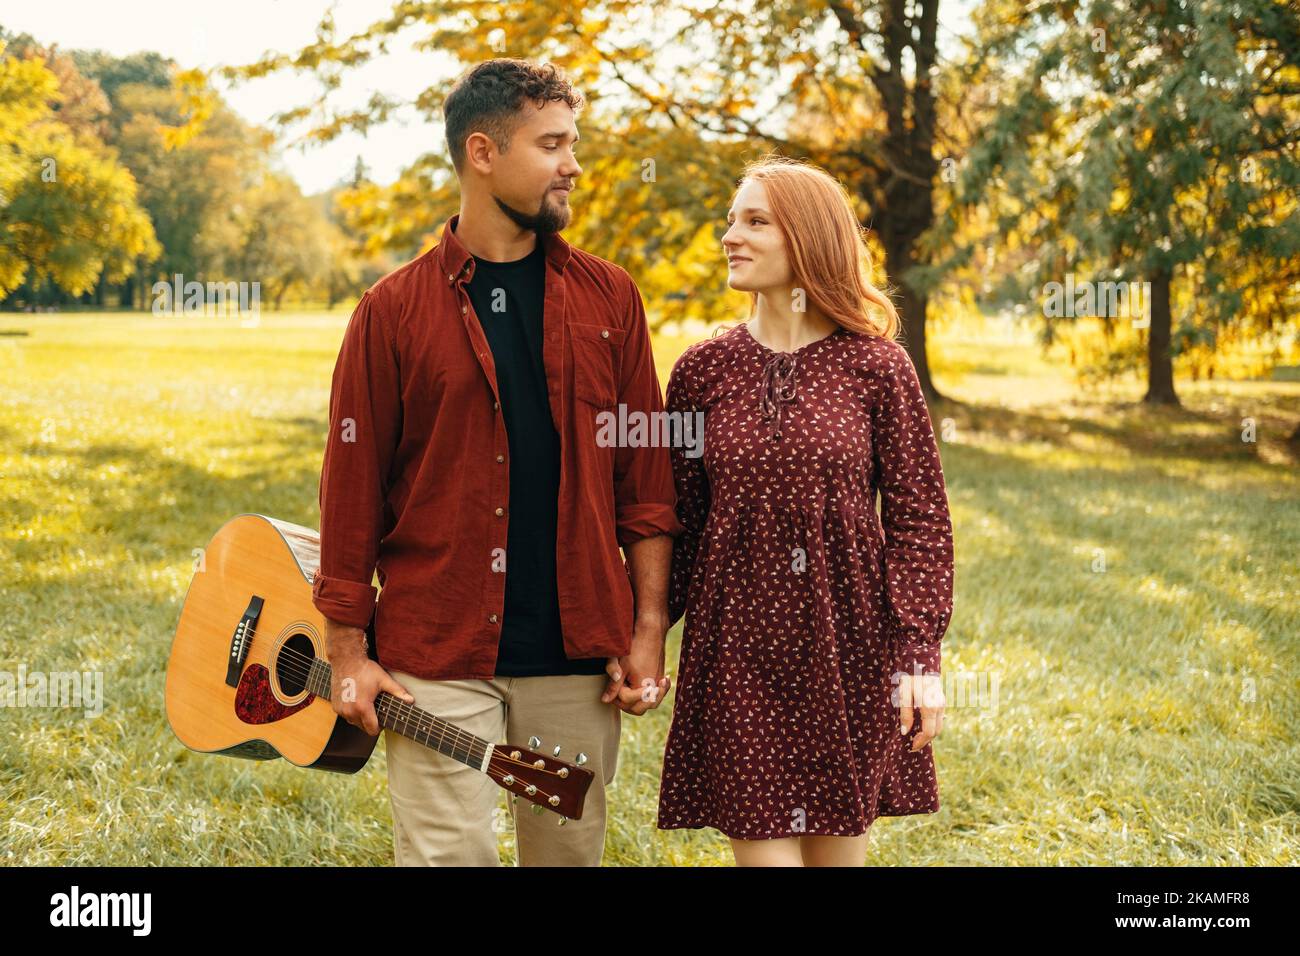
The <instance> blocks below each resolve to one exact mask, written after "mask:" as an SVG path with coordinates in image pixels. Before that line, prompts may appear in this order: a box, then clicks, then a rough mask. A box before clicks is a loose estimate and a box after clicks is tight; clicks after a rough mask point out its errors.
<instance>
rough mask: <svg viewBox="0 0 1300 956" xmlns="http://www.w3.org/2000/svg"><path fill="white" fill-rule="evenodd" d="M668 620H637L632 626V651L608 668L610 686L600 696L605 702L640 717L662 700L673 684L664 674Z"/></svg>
mask: <svg viewBox="0 0 1300 956" xmlns="http://www.w3.org/2000/svg"><path fill="white" fill-rule="evenodd" d="M667 632H668V626H667V622H666V621H652V620H642V619H641V618H638V619H637V622H636V625H635V626H634V627H633V629H632V650H631V651H630V652H629V653H628V655H627V656H626V657H611V658H610V659H609V663H608V664H607V665H606V667H605V673H607V674H608V675H609V685H608V686H607V687H606V688H605V692H604V693H603V694H601V695H600V699H601V702H602V703H606V704H610V703H616V704H617V705H618V708H619V710H621V711H623V712H624V713H625V714H631V715H632V716H634V717H640V716H641V715H642V714H644V713H645V712H646V711H648V710H653V709H654V708H656V707H658V706H659V705H660V704H661V703H663V701H664V698H665V697H667V696H668V690H669V688H670V687H672V680H671V679H670V678H668V677H665V676H664V635H665V634H666V633H667Z"/></svg>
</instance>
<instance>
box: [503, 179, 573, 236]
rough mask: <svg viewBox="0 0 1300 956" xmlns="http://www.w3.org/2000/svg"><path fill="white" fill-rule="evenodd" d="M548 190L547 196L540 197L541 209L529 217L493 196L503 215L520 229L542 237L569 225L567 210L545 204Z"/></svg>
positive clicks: (527, 214)
mask: <svg viewBox="0 0 1300 956" xmlns="http://www.w3.org/2000/svg"><path fill="white" fill-rule="evenodd" d="M549 194H550V190H549V189H548V190H547V196H544V197H542V206H541V209H539V210H538V211H537V214H536V215H531V214H529V213H526V212H522V211H521V210H518V209H515V208H514V207H513V206H511V205H509V204H507V203H506V202H504V201H503V200H502V199H501V198H500V197H499V196H493V197H492V198H493V199H494V200H495V201H496V204H497V206H498V208H500V210H501V211H502V212H503V213H505V214H506V215H507V216H509V217H510V219H511V220H512V221H513V222H514V224H515V225H517V226H519V228H521V229H531V230H533V231H534V232H536V233H537V234H538V235H539V236H544V235H546V234H547V233H550V232H559V231H560V230H561V229H563V228H564V227H565V226H567V225H568V224H569V215H568V212H569V211H568V210H567V209H561V208H557V207H555V206H552V205H551V204H550V203H549V202H547V198H548V196H549Z"/></svg>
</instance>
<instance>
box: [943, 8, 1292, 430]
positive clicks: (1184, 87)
mask: <svg viewBox="0 0 1300 956" xmlns="http://www.w3.org/2000/svg"><path fill="white" fill-rule="evenodd" d="M979 19H980V22H981V24H982V26H981V36H980V42H979V43H978V44H977V47H978V49H979V51H980V56H979V58H978V59H977V60H976V63H975V67H976V72H975V75H974V78H975V79H976V80H978V79H980V78H981V77H986V76H988V75H990V74H993V75H1010V76H1013V77H1014V78H1013V79H1012V81H1011V82H1009V83H1007V84H1006V86H1007V88H1006V90H1005V91H1004V97H1003V100H1002V106H1001V108H1000V110H999V111H998V112H997V114H996V116H995V117H994V119H993V121H992V122H991V123H990V124H989V126H988V127H987V128H986V129H985V131H984V132H983V133H982V135H981V136H980V138H979V140H978V142H977V143H976V145H975V147H974V149H973V150H972V152H971V154H970V157H969V163H968V165H967V167H966V169H965V170H964V171H963V175H962V180H961V183H960V186H959V189H958V192H959V198H958V200H957V203H956V206H955V207H954V215H956V212H957V210H959V209H962V208H970V207H971V206H974V205H988V204H989V194H990V192H991V193H992V194H993V199H992V202H993V204H994V205H997V206H999V207H1000V208H1001V209H1002V210H1003V211H1005V212H1006V215H1004V216H1002V217H1001V218H1000V220H999V222H998V225H997V230H998V231H999V232H1001V233H1003V234H1006V233H1008V232H1010V231H1011V230H1013V229H1019V230H1023V231H1024V232H1025V233H1026V235H1027V240H1028V241H1029V242H1031V243H1033V244H1035V245H1036V246H1037V247H1038V251H1039V258H1038V266H1039V268H1038V269H1037V272H1036V274H1035V275H1034V276H1033V280H1034V283H1035V284H1037V285H1038V287H1039V288H1041V287H1042V286H1043V284H1044V283H1046V282H1049V281H1053V280H1055V281H1060V280H1061V279H1062V278H1063V277H1064V275H1065V274H1066V273H1067V272H1072V271H1074V270H1091V275H1092V277H1094V278H1097V279H1101V280H1103V281H1133V280H1140V281H1145V282H1149V283H1150V330H1149V335H1148V343H1147V369H1148V373H1147V391H1146V395H1145V397H1144V400H1145V401H1146V402H1148V403H1152V404H1178V397H1177V394H1176V392H1175V390H1174V380H1173V358H1174V356H1176V355H1178V354H1180V353H1182V352H1185V351H1187V350H1188V349H1190V348H1192V347H1193V346H1194V344H1195V343H1201V344H1202V347H1209V348H1212V347H1213V344H1214V342H1215V341H1216V340H1217V338H1218V337H1219V336H1220V335H1222V334H1224V333H1225V331H1227V330H1230V329H1232V328H1234V327H1235V328H1238V329H1240V328H1242V327H1248V328H1256V329H1259V328H1269V327H1273V326H1276V325H1278V324H1282V323H1286V322H1291V321H1294V317H1295V316H1296V314H1297V305H1298V304H1300V286H1298V285H1297V283H1298V282H1300V217H1298V216H1297V215H1296V205H1297V203H1296V196H1297V186H1300V109H1297V107H1298V106H1300V18H1298V17H1297V14H1296V11H1295V9H1294V8H1293V7H1288V6H1286V5H1285V4H1283V3H1280V2H1274V0H1200V2H1196V3H1191V2H1186V0H1183V2H1180V0H1131V2H1127V3H1110V2H1101V3H1095V4H1090V5H1083V4H1066V5H1059V4H1052V5H1043V6H1031V7H1028V8H1025V7H1022V6H1020V5H1019V4H1015V5H1009V4H1006V3H1003V2H1000V0H998V2H990V3H987V4H986V5H985V7H984V8H983V9H982V13H981V16H980V18H979ZM1022 65H1023V72H1019V67H1021V66H1022ZM990 187H992V189H991V190H990ZM954 221H955V220H954ZM948 225H949V228H951V226H952V223H951V222H950V223H949V224H948ZM1085 274H1088V273H1085ZM1179 284H1181V285H1182V289H1181V290H1180V289H1178V288H1177V286H1178V285H1179ZM1180 291H1181V295H1180V294H1179V293H1180ZM1175 303H1181V307H1178V318H1179V322H1178V325H1177V326H1175V325H1174V323H1173V318H1174V310H1175V307H1176V305H1175ZM1110 318H1114V316H1110Z"/></svg>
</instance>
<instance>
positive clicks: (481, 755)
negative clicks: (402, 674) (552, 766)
mask: <svg viewBox="0 0 1300 956" xmlns="http://www.w3.org/2000/svg"><path fill="white" fill-rule="evenodd" d="M332 677H333V671H332V670H331V669H330V666H329V664H327V663H326V662H325V661H323V660H321V659H320V658H319V657H317V658H313V659H312V662H311V668H310V670H309V672H308V674H307V690H309V691H310V692H311V693H313V694H315V695H316V696H317V697H323V698H325V699H326V700H329V699H330V686H331V680H332ZM375 716H377V717H378V718H379V723H380V725H381V726H383V727H386V728H388V729H389V730H391V731H393V732H394V733H399V734H401V735H402V736H403V737H407V738H409V739H411V740H414V741H415V742H416V743H419V744H423V745H424V746H426V747H428V748H430V749H431V750H436V751H438V753H440V754H445V755H446V756H448V757H451V758H452V759H453V760H459V761H460V762H461V763H463V764H465V765H466V766H469V767H473V768H474V769H475V770H484V769H485V768H486V764H487V756H488V753H489V752H490V751H491V749H492V745H491V744H490V743H488V741H486V740H484V739H483V738H482V737H476V736H474V735H473V734H471V733H469V732H467V731H465V730H462V729H460V728H459V727H457V726H455V725H454V724H451V723H449V722H448V721H445V720H443V719H442V718H441V717H439V716H437V715H436V714H431V713H429V712H428V711H427V710H421V709H420V708H419V707H416V706H414V705H413V704H408V703H407V702H406V701H404V700H402V699H401V698H400V697H394V696H393V695H392V694H390V693H388V691H386V690H381V691H380V692H379V695H378V696H377V697H375Z"/></svg>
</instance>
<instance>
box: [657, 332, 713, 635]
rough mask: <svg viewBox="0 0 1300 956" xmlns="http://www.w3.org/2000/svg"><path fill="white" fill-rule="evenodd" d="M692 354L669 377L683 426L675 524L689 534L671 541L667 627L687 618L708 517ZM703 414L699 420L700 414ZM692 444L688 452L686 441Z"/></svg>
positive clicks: (671, 401)
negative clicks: (684, 617) (687, 606)
mask: <svg viewBox="0 0 1300 956" xmlns="http://www.w3.org/2000/svg"><path fill="white" fill-rule="evenodd" d="M690 355H691V352H690V350H689V349H688V350H687V352H686V353H685V354H683V355H682V356H681V358H679V359H678V360H677V364H676V365H674V366H673V370H672V373H671V374H670V375H669V376H668V394H667V397H666V398H665V400H664V407H665V410H666V411H668V412H669V413H670V414H673V413H676V415H677V416H680V418H681V419H682V420H683V423H682V427H680V428H679V427H677V426H676V425H674V441H673V443H672V445H673V446H672V464H673V483H674V485H675V486H676V490H677V520H678V521H679V522H680V523H681V525H682V527H683V528H684V529H685V530H684V531H682V532H681V533H680V534H678V535H676V536H675V537H674V538H673V560H672V570H671V573H670V575H669V580H668V626H669V627H672V626H673V625H674V624H676V623H677V621H678V620H680V619H681V617H682V615H684V614H685V613H686V597H687V594H688V593H689V591H690V587H691V576H692V574H693V573H694V571H695V558H696V555H697V554H698V553H699V548H700V539H701V538H702V536H703V534H704V526H705V523H706V522H707V521H708V517H709V502H710V493H709V476H708V474H707V473H706V472H705V470H704V455H703V451H704V415H703V411H704V409H703V408H702V407H701V405H700V403H699V400H698V398H697V397H696V395H695V388H696V386H697V383H696V382H694V381H693V380H692V376H691V373H690V367H691V363H690V361H689V357H690ZM697 413H700V414H697ZM683 437H686V438H689V439H690V442H689V447H687V446H686V443H685V442H683V440H682V438H683Z"/></svg>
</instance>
